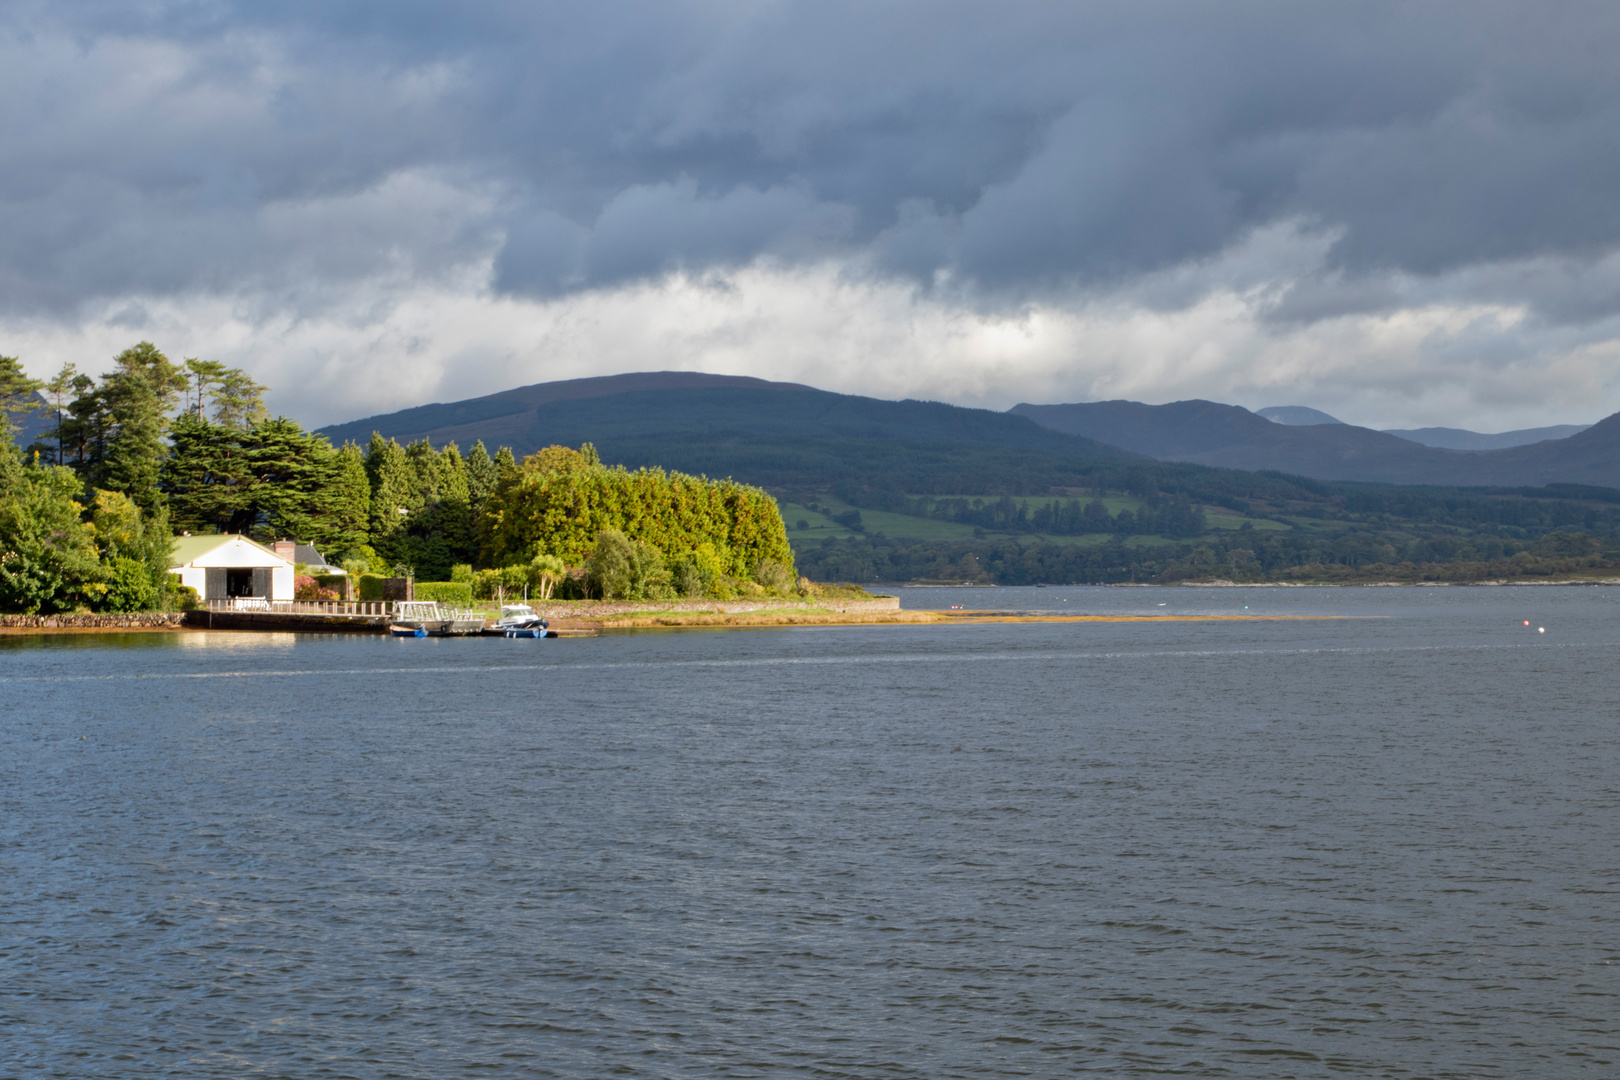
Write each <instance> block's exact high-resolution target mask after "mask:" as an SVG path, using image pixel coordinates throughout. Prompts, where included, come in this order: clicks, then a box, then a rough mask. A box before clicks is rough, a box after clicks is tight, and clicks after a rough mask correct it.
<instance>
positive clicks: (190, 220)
mask: <svg viewBox="0 0 1620 1080" xmlns="http://www.w3.org/2000/svg"><path fill="white" fill-rule="evenodd" d="M3 10H4V11H5V13H6V18H5V20H4V26H5V27H6V29H5V30H0V65H3V66H4V67H5V68H6V69H7V70H8V74H7V75H6V76H4V77H0V78H3V79H4V85H5V86H6V87H7V89H6V92H5V94H4V96H3V98H0V144H3V145H5V146H6V148H7V151H6V153H5V154H4V155H0V300H3V302H4V303H5V304H6V305H8V306H9V307H11V308H12V309H14V310H15V309H18V308H41V307H44V308H56V309H67V308H71V307H72V306H73V305H74V304H76V303H77V302H79V301H81V300H84V299H91V298H104V297H112V296H118V295H121V294H126V293H144V294H159V295H161V294H165V293H177V292H183V291H186V290H198V289H201V290H219V291H225V292H231V291H233V290H264V291H268V292H270V293H278V292H279V293H286V294H289V295H291V294H294V293H298V292H300V290H302V291H303V292H306V293H307V292H310V291H311V282H328V283H343V282H346V281H351V280H356V279H360V278H364V277H366V276H368V275H377V274H384V273H405V274H408V275H415V276H418V277H425V278H431V277H434V276H435V275H441V274H448V273H452V272H454V271H455V269H456V268H458V267H463V266H465V265H467V264H468V262H469V261H476V260H477V259H479V258H482V257H487V256H488V255H489V254H491V253H492V254H493V255H494V259H495V284H496V287H497V288H498V289H501V290H504V291H509V292H514V293H518V294H528V295H554V294H556V293H558V292H563V291H570V290H579V289H589V288H593V287H599V286H610V285H614V284H618V283H622V282H625V281H632V280H636V279H638V278H644V277H648V276H656V275H659V274H662V273H665V272H668V271H670V270H672V269H687V270H703V269H706V268H711V267H727V266H736V265H741V264H745V263H747V262H749V261H750V260H752V259H755V258H757V257H760V256H767V257H772V258H776V259H780V260H783V261H787V262H792V261H795V260H803V259H819V258H825V257H828V256H833V257H837V258H842V259H845V260H848V261H850V262H851V264H852V265H854V266H859V267H862V268H864V269H865V270H866V271H867V272H876V273H879V274H896V275H902V276H906V277H910V278H914V279H916V280H918V281H921V282H925V283H935V282H950V283H952V287H955V288H960V289H964V290H969V291H971V292H973V293H975V294H978V295H982V296H988V297H991V298H996V297H1000V298H1005V299H1012V300H1020V299H1027V298H1040V297H1050V296H1053V295H1057V294H1062V293H1064V292H1065V291H1069V290H1074V289H1085V288H1088V287H1095V286H1108V287H1112V286H1116V285H1118V284H1121V283H1125V282H1129V281H1130V280H1131V279H1132V278H1134V277H1136V276H1139V275H1142V274H1145V273H1149V272H1153V271H1157V270H1162V269H1164V268H1167V267H1171V266H1176V265H1179V264H1182V263H1186V262H1188V261H1189V260H1199V259H1205V258H1209V257H1212V256H1214V255H1216V254H1217V253H1220V252H1222V251H1225V250H1228V249H1230V248H1231V247H1232V246H1233V245H1234V244H1236V243H1238V242H1240V241H1241V240H1243V239H1244V238H1245V237H1246V236H1248V235H1250V234H1251V233H1252V232H1253V231H1254V230H1255V229H1256V228H1259V227H1263V226H1266V225H1269V224H1275V223H1281V222H1292V223H1294V224H1295V225H1296V227H1298V228H1301V229H1304V230H1306V231H1307V232H1309V231H1312V230H1315V231H1319V232H1320V233H1321V234H1322V235H1324V236H1331V237H1332V238H1333V241H1332V244H1331V246H1330V247H1329V249H1328V259H1327V265H1326V267H1325V268H1324V272H1323V274H1322V275H1320V276H1319V278H1318V279H1317V280H1316V281H1314V282H1311V283H1307V284H1305V285H1302V286H1301V287H1300V291H1299V292H1298V293H1296V295H1295V296H1294V297H1293V299H1292V306H1290V301H1289V300H1287V299H1286V298H1285V300H1284V301H1283V302H1282V303H1280V304H1279V305H1278V308H1277V317H1278V318H1283V319H1299V318H1305V319H1309V318H1312V317H1318V313H1333V312H1338V311H1345V310H1360V309H1365V308H1367V307H1368V306H1373V307H1376V306H1378V305H1380V304H1394V303H1398V302H1399V299H1398V296H1397V294H1396V293H1394V292H1392V291H1390V290H1389V289H1388V288H1387V287H1385V286H1384V285H1382V284H1381V283H1380V282H1381V281H1382V279H1383V277H1385V276H1387V275H1389V274H1392V273H1394V274H1405V275H1418V276H1424V275H1428V276H1435V275H1444V274H1448V273H1457V272H1466V271H1469V270H1470V269H1471V268H1476V267H1485V266H1495V265H1503V264H1509V263H1513V262H1515V261H1523V260H1538V259H1539V260H1548V259H1552V260H1565V261H1567V264H1568V265H1567V266H1565V267H1564V268H1563V269H1561V270H1558V271H1557V272H1556V273H1554V272H1551V271H1549V272H1546V273H1542V274H1540V275H1539V276H1537V277H1536V279H1535V281H1534V282H1533V283H1531V284H1529V285H1527V286H1526V290H1525V292H1524V294H1523V295H1522V296H1520V295H1515V294H1514V292H1513V288H1512V286H1511V285H1510V284H1506V283H1505V282H1504V280H1501V279H1498V280H1494V281H1493V282H1492V283H1491V285H1490V290H1491V292H1492V295H1493V296H1501V297H1505V298H1506V299H1507V300H1509V301H1510V302H1515V301H1519V302H1524V303H1527V304H1531V305H1533V306H1535V308H1536V309H1537V310H1538V311H1540V312H1541V313H1543V314H1544V315H1545V316H1546V317H1548V318H1551V319H1560V318H1562V319H1586V318H1594V317H1598V316H1601V315H1603V314H1606V313H1608V312H1610V311H1612V310H1613V309H1614V307H1615V306H1616V303H1617V301H1615V300H1614V299H1613V297H1614V293H1613V292H1612V291H1611V290H1609V289H1608V288H1607V287H1606V286H1607V281H1606V279H1605V280H1604V281H1602V282H1599V283H1597V284H1592V283H1590V282H1586V283H1583V282H1581V281H1580V280H1579V279H1580V277H1581V267H1582V266H1583V265H1586V264H1587V263H1591V262H1593V261H1595V260H1598V259H1600V258H1601V257H1602V256H1603V255H1605V254H1607V253H1609V252H1611V251H1612V250H1613V249H1614V248H1615V246H1616V245H1617V243H1620V199H1617V198H1616V195H1617V193H1620V181H1617V178H1620V85H1617V76H1616V74H1615V65H1614V64H1613V63H1612V60H1611V58H1612V56H1613V55H1614V53H1615V47H1616V45H1620V9H1617V8H1615V7H1614V6H1613V5H1611V4H1601V3H1594V4H1582V3H1555V4H1550V5H1526V4H1522V3H1518V4H1515V3H1489V2H1485V3H1480V2H1467V3H1463V2H1457V3H1431V4H1394V3H1377V2H1368V0H1354V2H1349V3H1316V4H1308V5H1302V4H1295V3H1244V2H1232V3H1222V4H1210V3H1197V4H1193V3H1153V2H1146V3H1136V4H1130V5H1124V4H1119V3H1115V2H1109V3H1091V4H1087V3H1070V4H1051V3H1027V4H1020V3H1015V2H1002V3H995V4H991V3H971V4H970V3H928V4H921V3H910V4H907V3H894V4H870V3H829V2H817V3H813V4H812V3H776V4H770V5H740V4H728V3H691V4H686V5H677V4H669V3H656V4H655V3H645V2H639V0H638V2H621V3H600V2H596V3H580V4H573V5H567V4H532V3H510V4H499V3H486V4H467V3H460V4H455V5H450V4H430V3H424V2H391V3H320V4H315V3H292V4H275V5H266V4H249V3H242V4H235V5H233V4H228V3H207V2H191V3H172V4H166V3H161V2H155V0H154V2H149V3H146V4H143V5H127V4H118V5H113V4H106V5H100V4H83V5H67V6H56V5H52V6H47V5H43V4H12V5H6V6H5V7H4V9H3ZM1559 274H1562V275H1564V278H1565V279H1567V281H1568V284H1567V287H1562V288H1561V287H1559V285H1558V281H1559ZM315 291H318V290H315ZM1566 293H1567V294H1568V296H1567V297H1566Z"/></svg>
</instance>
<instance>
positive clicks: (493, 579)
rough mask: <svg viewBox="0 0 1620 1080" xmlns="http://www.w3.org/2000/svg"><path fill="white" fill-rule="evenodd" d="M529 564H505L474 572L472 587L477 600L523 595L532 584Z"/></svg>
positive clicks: (505, 598)
mask: <svg viewBox="0 0 1620 1080" xmlns="http://www.w3.org/2000/svg"><path fill="white" fill-rule="evenodd" d="M530 584H531V582H530V580H529V568H528V567H527V566H503V567H500V568H498V569H490V570H479V571H478V572H477V573H475V574H473V579H472V582H471V585H470V587H471V588H472V594H473V598H474V599H476V600H501V601H507V600H513V599H517V598H520V597H522V596H523V590H524V588H525V587H526V586H528V585H530Z"/></svg>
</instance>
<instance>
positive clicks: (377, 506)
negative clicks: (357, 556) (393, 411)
mask: <svg viewBox="0 0 1620 1080" xmlns="http://www.w3.org/2000/svg"><path fill="white" fill-rule="evenodd" d="M366 477H367V479H369V480H370V481H371V546H372V547H374V548H376V549H377V554H378V555H379V556H381V557H382V558H383V559H384V560H386V561H388V562H408V561H409V560H410V556H411V554H412V552H411V551H410V544H409V538H408V537H407V535H406V531H405V529H406V524H407V519H409V518H410V516H411V514H413V513H415V512H416V511H419V510H421V508H422V502H421V496H420V487H419V485H418V483H417V479H416V470H415V469H414V468H413V467H412V465H411V462H410V459H408V458H407V457H406V456H405V448H404V447H403V446H400V445H399V443H397V442H395V441H394V440H393V439H385V438H383V437H382V435H380V434H378V433H376V432H373V433H372V435H371V443H370V445H369V446H367V447H366Z"/></svg>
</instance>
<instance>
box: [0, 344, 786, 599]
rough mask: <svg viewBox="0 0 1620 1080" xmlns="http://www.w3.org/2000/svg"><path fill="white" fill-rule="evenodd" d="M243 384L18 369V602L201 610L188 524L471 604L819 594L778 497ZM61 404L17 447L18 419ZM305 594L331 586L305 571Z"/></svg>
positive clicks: (159, 363) (224, 376)
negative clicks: (183, 550)
mask: <svg viewBox="0 0 1620 1080" xmlns="http://www.w3.org/2000/svg"><path fill="white" fill-rule="evenodd" d="M264 391H265V388H264V387H263V386H261V385H259V384H258V383H256V382H255V381H254V380H253V379H252V378H251V377H249V376H248V375H247V374H246V373H245V372H242V371H240V370H236V369H231V368H226V367H224V366H222V365H218V364H213V363H209V362H206V361H199V360H194V359H188V360H183V361H181V362H180V363H175V362H173V361H171V360H170V359H169V358H168V357H167V356H166V355H165V354H164V353H162V352H161V351H160V350H158V349H157V348H156V347H155V346H153V345H152V344H150V343H148V342H142V343H140V344H138V345H135V346H132V347H131V348H129V349H126V350H124V352H122V353H120V354H119V355H118V356H117V357H115V358H114V361H113V365H112V369H111V370H110V371H108V372H106V373H104V374H102V375H101V376H99V377H91V376H88V375H84V374H81V373H79V372H77V371H76V370H74V369H73V368H72V367H68V368H65V369H64V370H63V371H62V372H60V373H59V374H58V375H57V376H56V377H55V378H53V379H51V380H50V381H48V382H41V381H39V380H34V379H30V378H29V377H28V376H27V375H26V374H25V373H24V372H23V370H22V367H21V364H20V363H19V362H18V361H17V360H16V359H14V358H9V357H0V407H3V409H4V412H5V414H6V416H7V417H8V420H7V424H6V427H5V430H4V432H3V434H0V611H6V612H17V613H52V612H62V611H72V610H88V611H98V612H105V611H115V612H124V611H139V610H146V609H152V608H159V607H169V606H174V605H176V604H184V603H185V602H186V600H187V598H186V597H185V596H183V595H177V589H178V586H177V585H176V584H175V583H174V582H173V581H171V580H170V577H169V574H168V571H169V567H170V551H171V548H172V546H173V538H174V536H175V535H176V534H205V533H221V534H240V535H244V536H247V537H250V538H254V539H257V540H261V541H269V540H272V539H275V538H296V539H297V540H298V541H299V542H301V543H303V544H308V545H312V546H314V547H316V548H318V549H320V550H321V551H322V552H324V553H326V554H327V558H328V560H329V561H330V562H332V563H334V564H337V565H341V566H342V567H343V568H344V570H345V571H346V572H347V573H349V574H351V575H354V576H355V577H356V578H358V579H359V580H360V581H361V582H362V584H364V582H365V580H366V578H367V577H368V576H379V577H387V576H396V575H403V576H409V577H412V578H415V579H418V580H420V581H422V582H426V583H432V582H440V583H445V586H446V588H445V589H444V590H443V591H444V593H445V595H446V598H454V599H466V600H469V601H470V600H472V599H474V598H483V597H487V596H490V595H496V594H499V593H500V592H501V591H506V592H507V593H508V595H510V594H511V593H513V592H516V591H517V590H519V589H531V588H532V589H534V590H535V595H536V596H550V595H552V594H555V595H556V596H558V597H578V598H589V597H605V598H619V599H626V600H663V599H677V598H683V597H684V598H710V599H734V598H752V597H769V596H780V597H784V598H788V597H793V598H796V599H802V598H803V597H805V596H806V595H814V594H815V593H816V592H817V591H818V590H817V587H816V586H814V585H812V584H811V583H810V582H809V581H807V580H804V579H800V578H799V577H798V575H797V573H796V571H795V564H794V556H793V550H792V547H791V546H790V544H789V542H788V539H787V533H786V529H785V526H784V523H783V520H782V515H781V513H780V511H779V509H778V507H777V504H776V501H775V500H774V499H773V498H772V497H771V496H770V495H768V494H767V493H766V492H765V491H763V490H762V489H760V488H758V487H753V486H749V485H747V484H741V483H737V482H735V481H732V480H714V479H709V478H707V477H702V476H689V475H684V474H681V473H676V472H667V471H665V470H663V469H660V468H656V467H643V468H637V469H626V468H624V467H622V466H609V465H605V464H603V463H602V461H601V460H600V458H599V456H598V454H597V452H596V450H595V448H594V447H593V446H592V445H591V444H590V443H589V442H586V443H584V444H583V445H581V446H580V447H578V448H577V449H575V448H570V447H565V446H560V445H553V446H546V447H542V448H541V449H539V450H538V451H537V452H534V453H531V454H528V455H526V456H524V457H523V458H522V459H521V460H520V459H518V458H517V457H516V456H515V455H514V454H513V452H512V451H511V450H510V449H509V448H506V447H500V448H498V449H497V450H496V451H495V453H494V454H491V453H490V452H489V450H488V448H487V447H486V446H485V445H484V444H483V443H482V442H475V443H474V444H473V445H472V446H471V447H470V448H469V449H468V450H467V451H466V452H465V453H463V452H462V450H461V449H460V447H458V446H457V445H456V444H455V443H454V442H446V443H443V444H442V445H439V446H438V447H435V446H434V445H432V443H430V442H429V441H428V440H426V439H422V440H417V441H414V442H410V443H408V444H405V445H402V444H401V443H399V442H398V441H396V440H394V439H391V438H385V437H383V436H381V435H373V436H372V437H371V438H370V439H369V440H367V441H366V443H365V445H363V446H362V445H359V444H357V443H355V442H352V441H350V442H345V443H344V444H343V445H341V446H333V445H332V444H331V442H329V441H328V439H327V438H326V437H325V436H323V435H320V434H316V433H312V432H309V431H306V430H305V429H304V428H303V427H302V426H300V425H299V424H298V423H297V422H296V421H294V420H291V419H288V418H286V417H270V416H269V415H268V414H267V411H266V409H265V406H264V397H263V395H264ZM29 409H37V410H42V411H43V412H44V414H45V415H44V419H45V421H46V422H45V424H44V425H43V432H42V434H41V436H40V437H39V438H37V439H36V440H34V442H33V443H32V444H31V445H29V446H27V447H22V448H19V447H18V445H17V443H16V441H15V439H14V430H13V426H12V421H11V420H10V418H11V417H15V416H18V415H19V414H23V413H25V412H26V411H27V410H29ZM300 591H301V592H302V593H304V594H305V596H304V597H301V598H309V599H316V598H320V594H321V591H322V590H321V586H320V583H318V582H315V581H314V580H313V579H301V580H300Z"/></svg>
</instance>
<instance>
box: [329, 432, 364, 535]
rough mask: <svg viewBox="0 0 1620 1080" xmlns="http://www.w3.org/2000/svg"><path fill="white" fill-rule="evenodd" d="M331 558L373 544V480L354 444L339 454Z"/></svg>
mask: <svg viewBox="0 0 1620 1080" xmlns="http://www.w3.org/2000/svg"><path fill="white" fill-rule="evenodd" d="M330 505H331V516H332V521H331V529H330V535H331V539H330V540H329V541H328V543H330V544H331V545H332V548H333V550H332V552H331V553H330V557H331V558H336V557H338V556H339V555H342V554H344V553H347V552H352V551H354V550H356V549H357V548H359V547H361V546H363V545H365V544H367V543H369V542H370V537H371V529H370V526H371V481H370V480H368V479H367V478H366V459H365V456H364V455H363V454H362V453H361V452H360V448H359V447H358V446H356V445H355V444H354V443H352V442H351V443H344V444H343V449H341V450H339V451H338V462H337V476H336V480H335V484H334V489H333V492H332V496H331V500H330Z"/></svg>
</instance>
